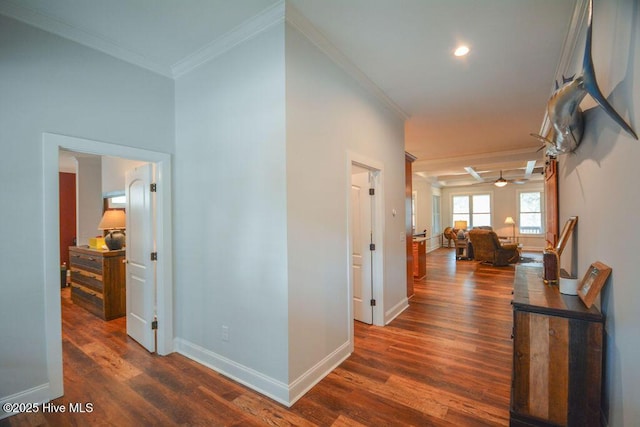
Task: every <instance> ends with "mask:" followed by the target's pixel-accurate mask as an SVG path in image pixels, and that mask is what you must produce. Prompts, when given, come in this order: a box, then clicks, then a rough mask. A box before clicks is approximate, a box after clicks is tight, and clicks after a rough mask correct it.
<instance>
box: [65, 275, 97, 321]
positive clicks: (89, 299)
mask: <svg viewBox="0 0 640 427" xmlns="http://www.w3.org/2000/svg"><path fill="white" fill-rule="evenodd" d="M71 301H73V303H74V304H78V305H80V306H82V307H84V308H86V309H87V310H89V311H90V312H92V313H93V314H95V315H97V316H100V317H104V300H103V299H102V294H100V293H98V292H95V291H92V290H91V289H89V288H85V287H84V286H79V285H77V284H75V283H71Z"/></svg>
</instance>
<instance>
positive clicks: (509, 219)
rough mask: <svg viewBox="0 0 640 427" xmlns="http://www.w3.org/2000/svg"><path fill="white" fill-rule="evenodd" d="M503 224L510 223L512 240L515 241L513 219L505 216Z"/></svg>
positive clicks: (514, 223)
mask: <svg viewBox="0 0 640 427" xmlns="http://www.w3.org/2000/svg"><path fill="white" fill-rule="evenodd" d="M504 223H505V224H508V225H511V234H512V237H511V238H512V239H513V240H512V242H513V243H515V241H516V222H515V221H514V220H513V218H511V217H510V216H508V217H507V219H505V220H504Z"/></svg>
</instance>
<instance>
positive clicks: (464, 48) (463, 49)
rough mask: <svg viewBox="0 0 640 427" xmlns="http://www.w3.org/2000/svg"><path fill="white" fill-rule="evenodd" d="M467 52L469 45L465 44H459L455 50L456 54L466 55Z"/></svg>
mask: <svg viewBox="0 0 640 427" xmlns="http://www.w3.org/2000/svg"><path fill="white" fill-rule="evenodd" d="M467 53H469V47H468V46H464V45H461V46H458V47H457V48H456V50H455V51H453V54H454V55H455V56H465V55H466V54H467Z"/></svg>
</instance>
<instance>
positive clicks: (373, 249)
mask: <svg viewBox="0 0 640 427" xmlns="http://www.w3.org/2000/svg"><path fill="white" fill-rule="evenodd" d="M369 250H370V251H375V250H376V244H375V243H371V244H370V245H369Z"/></svg>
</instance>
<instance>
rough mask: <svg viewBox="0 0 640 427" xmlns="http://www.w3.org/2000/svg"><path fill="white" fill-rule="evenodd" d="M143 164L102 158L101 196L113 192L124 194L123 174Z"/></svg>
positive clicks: (106, 157)
mask: <svg viewBox="0 0 640 427" xmlns="http://www.w3.org/2000/svg"><path fill="white" fill-rule="evenodd" d="M145 163H146V162H140V161H138V160H129V159H121V158H119V157H110V156H102V196H104V195H105V194H107V193H114V192H122V193H123V194H124V190H125V180H124V175H125V173H127V172H128V171H130V170H133V169H135V168H137V167H139V166H142V165H144V164H145Z"/></svg>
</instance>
